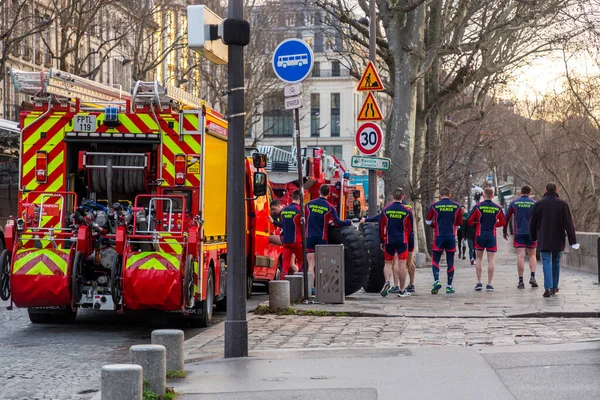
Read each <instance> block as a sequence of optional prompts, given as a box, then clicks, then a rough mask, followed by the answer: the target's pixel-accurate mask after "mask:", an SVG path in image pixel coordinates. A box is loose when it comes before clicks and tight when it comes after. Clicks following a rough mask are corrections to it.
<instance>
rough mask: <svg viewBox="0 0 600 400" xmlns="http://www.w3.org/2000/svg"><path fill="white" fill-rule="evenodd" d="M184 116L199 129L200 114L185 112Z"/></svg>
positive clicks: (195, 128)
mask: <svg viewBox="0 0 600 400" xmlns="http://www.w3.org/2000/svg"><path fill="white" fill-rule="evenodd" d="M184 118H185V119H186V120H187V121H188V122H189V123H190V124H192V126H193V127H194V130H196V131H197V130H198V125H199V123H200V122H199V121H200V119H199V118H198V114H184Z"/></svg>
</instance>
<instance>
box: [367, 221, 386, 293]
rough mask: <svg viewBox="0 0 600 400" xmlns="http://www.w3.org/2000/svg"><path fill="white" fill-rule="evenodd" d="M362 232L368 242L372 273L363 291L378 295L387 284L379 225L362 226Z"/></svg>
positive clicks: (368, 224)
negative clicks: (384, 274)
mask: <svg viewBox="0 0 600 400" xmlns="http://www.w3.org/2000/svg"><path fill="white" fill-rule="evenodd" d="M362 232H363V235H364V236H365V240H366V241H367V246H368V248H369V255H370V257H371V271H370V272H369V276H368V277H367V281H366V282H365V284H364V285H363V289H365V292H367V293H377V292H379V291H380V290H381V288H382V287H383V284H384V283H385V277H384V276H383V266H384V264H385V261H384V257H383V251H382V250H381V247H380V244H381V238H380V236H379V223H376V222H375V223H366V224H363V225H362Z"/></svg>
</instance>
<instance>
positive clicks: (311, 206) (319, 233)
mask: <svg viewBox="0 0 600 400" xmlns="http://www.w3.org/2000/svg"><path fill="white" fill-rule="evenodd" d="M305 210H306V211H305V215H306V237H307V238H315V239H322V240H327V233H328V232H327V230H328V228H329V224H330V223H334V224H335V225H337V226H348V225H350V224H352V221H342V220H341V219H339V217H338V214H337V211H336V210H335V208H334V207H333V206H332V205H331V204H330V203H329V202H328V201H327V200H326V199H324V198H323V197H319V198H318V199H315V200H313V201H311V202H309V203H308V204H307V205H306V207H305ZM284 233H285V230H284Z"/></svg>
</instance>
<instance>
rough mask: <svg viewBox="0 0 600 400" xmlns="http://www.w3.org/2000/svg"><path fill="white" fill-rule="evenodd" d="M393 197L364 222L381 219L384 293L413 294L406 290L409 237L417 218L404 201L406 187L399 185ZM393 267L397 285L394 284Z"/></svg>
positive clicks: (382, 293)
mask: <svg viewBox="0 0 600 400" xmlns="http://www.w3.org/2000/svg"><path fill="white" fill-rule="evenodd" d="M392 198H393V200H394V201H392V202H391V203H390V204H388V205H387V206H385V207H384V208H383V210H381V212H380V213H379V214H377V215H375V216H373V217H370V218H363V219H362V220H361V221H360V222H361V223H365V222H379V233H380V236H381V249H382V250H383V253H384V258H385V266H384V269H383V274H384V277H385V284H384V286H383V289H382V290H381V295H382V296H384V297H385V296H387V295H388V293H398V296H399V297H405V296H410V292H408V291H407V290H405V284H406V260H407V258H408V253H409V249H408V238H409V237H410V234H411V232H412V231H413V226H414V220H413V214H412V211H411V210H410V209H409V208H407V207H406V206H405V205H404V204H402V199H404V190H402V189H400V188H398V189H395V190H394V192H393V193H392ZM392 271H393V276H394V284H395V285H394V286H393V287H392V285H391V282H390V281H391V279H392Z"/></svg>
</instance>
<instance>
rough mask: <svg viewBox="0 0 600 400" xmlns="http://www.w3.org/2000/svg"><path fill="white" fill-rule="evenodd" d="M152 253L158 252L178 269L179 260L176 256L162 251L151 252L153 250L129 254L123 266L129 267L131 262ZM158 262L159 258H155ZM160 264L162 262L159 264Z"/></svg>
mask: <svg viewBox="0 0 600 400" xmlns="http://www.w3.org/2000/svg"><path fill="white" fill-rule="evenodd" d="M153 254H159V255H160V256H162V257H163V258H165V259H166V260H167V261H168V262H170V263H171V264H172V265H173V266H174V267H175V268H177V269H179V267H180V266H179V260H178V259H177V257H175V256H172V255H171V254H169V253H163V252H153V251H145V252H141V253H135V254H134V255H132V256H130V257H129V258H128V259H127V263H126V265H125V268H129V267H131V266H132V265H133V264H135V263H136V262H137V261H139V260H141V259H142V258H144V257H147V256H150V255H153ZM153 259H154V260H156V259H155V258H153ZM157 261H158V262H159V263H160V262H161V260H157ZM161 265H162V264H161Z"/></svg>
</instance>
